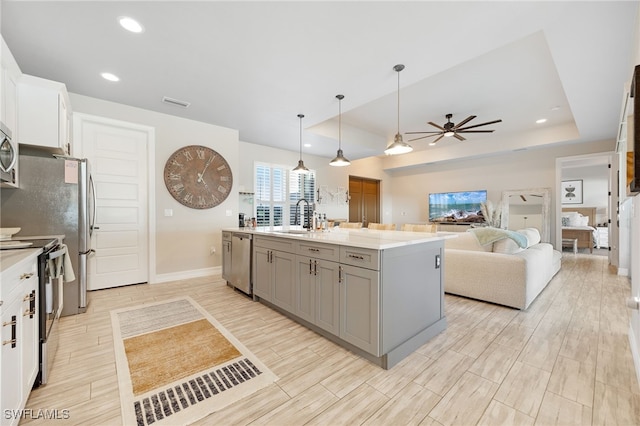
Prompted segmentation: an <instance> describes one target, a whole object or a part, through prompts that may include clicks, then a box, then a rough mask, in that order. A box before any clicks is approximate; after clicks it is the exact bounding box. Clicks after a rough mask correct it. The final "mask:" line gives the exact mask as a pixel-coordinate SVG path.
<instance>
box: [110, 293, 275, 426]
mask: <svg viewBox="0 0 640 426" xmlns="http://www.w3.org/2000/svg"><path fill="white" fill-rule="evenodd" d="M111 324H112V327H113V343H114V350H115V356H116V368H117V372H118V384H119V387H120V402H121V407H122V421H123V424H126V425H132V424H137V425H140V426H142V425H150V424H153V425H162V424H171V425H175V424H189V423H192V422H194V421H196V420H199V419H201V418H202V417H204V416H206V415H208V414H210V413H213V412H215V411H218V410H220V409H221V408H223V407H225V406H227V405H229V404H231V403H233V402H235V401H238V400H240V399H241V398H244V397H246V396H248V395H250V394H252V393H254V392H256V391H257V390H259V389H262V388H264V387H266V386H268V385H270V384H271V383H273V382H274V381H276V380H278V378H277V376H276V375H275V374H273V373H272V372H271V371H270V370H269V369H268V368H267V367H266V366H265V365H264V364H262V362H260V360H259V359H258V358H257V357H256V356H255V355H254V354H252V353H251V352H250V351H249V350H248V349H247V348H245V347H244V346H243V345H242V343H240V342H239V341H238V340H237V339H236V338H235V337H233V335H232V334H231V333H230V332H229V331H228V330H226V329H225V328H224V327H223V326H222V325H221V324H220V323H219V322H218V321H216V319H215V318H213V317H212V316H211V315H210V314H209V313H208V312H207V311H205V310H204V309H203V308H202V307H201V306H199V305H198V304H197V303H196V302H195V301H193V300H192V299H191V298H190V297H181V298H178V299H171V300H165V301H162V302H157V303H151V304H145V305H141V306H136V307H131V308H123V309H117V310H113V311H111Z"/></svg>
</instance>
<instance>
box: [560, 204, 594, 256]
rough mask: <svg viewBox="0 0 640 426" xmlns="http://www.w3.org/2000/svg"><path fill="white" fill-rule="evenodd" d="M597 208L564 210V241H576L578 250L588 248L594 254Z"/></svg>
mask: <svg viewBox="0 0 640 426" xmlns="http://www.w3.org/2000/svg"><path fill="white" fill-rule="evenodd" d="M595 224H596V208H595V207H563V208H562V240H563V241H565V240H576V241H577V248H578V249H581V248H588V249H589V253H593V246H594V245H595V244H596V241H597V234H596V228H595V227H594V226H593V225H595Z"/></svg>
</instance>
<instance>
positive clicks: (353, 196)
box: [349, 176, 380, 228]
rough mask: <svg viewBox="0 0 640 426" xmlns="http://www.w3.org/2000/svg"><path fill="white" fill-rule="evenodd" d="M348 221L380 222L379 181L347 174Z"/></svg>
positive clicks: (364, 225)
mask: <svg viewBox="0 0 640 426" xmlns="http://www.w3.org/2000/svg"><path fill="white" fill-rule="evenodd" d="M349 222H362V226H363V227H365V228H366V227H367V226H368V225H369V223H380V181H379V180H376V179H368V178H363V177H357V176H349Z"/></svg>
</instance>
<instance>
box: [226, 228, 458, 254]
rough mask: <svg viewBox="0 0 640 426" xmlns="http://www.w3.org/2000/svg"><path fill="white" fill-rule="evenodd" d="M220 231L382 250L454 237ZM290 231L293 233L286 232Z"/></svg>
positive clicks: (339, 230) (376, 232)
mask: <svg viewBox="0 0 640 426" xmlns="http://www.w3.org/2000/svg"><path fill="white" fill-rule="evenodd" d="M223 231H231V232H243V233H247V234H253V235H265V236H273V237H281V238H291V239H297V240H301V241H313V242H318V243H329V244H341V245H346V246H352V247H361V248H370V249H376V250H384V249H389V248H393V247H401V246H406V245H411V244H421V243H428V242H433V241H440V240H444V239H447V238H456V237H457V235H456V233H455V232H438V233H428V232H407V231H382V230H374V229H367V228H361V229H349V228H339V227H334V228H331V229H330V230H328V231H314V232H308V231H306V232H302V231H305V230H303V229H302V228H301V227H300V226H263V227H257V228H225V229H223ZM291 231H293V233H289V232H291Z"/></svg>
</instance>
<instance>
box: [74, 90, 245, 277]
mask: <svg viewBox="0 0 640 426" xmlns="http://www.w3.org/2000/svg"><path fill="white" fill-rule="evenodd" d="M70 101H71V107H72V109H73V111H74V112H81V113H85V114H91V115H97V116H101V117H107V118H112V119H116V120H123V121H128V122H131V123H137V124H142V125H146V126H151V127H154V128H155V137H156V143H155V150H156V151H155V156H154V158H155V176H150V178H151V179H154V180H155V187H156V194H155V200H156V204H155V205H152V206H149V208H150V212H151V215H153V216H155V222H156V229H155V233H156V247H155V249H156V250H155V251H156V270H155V273H156V275H157V278H156V280H157V281H164V280H169V279H179V278H183V277H185V276H184V275H183V274H184V273H188V274H189V275H190V276H193V275H198V271H199V274H202V275H204V274H208V273H211V272H212V271H213V270H214V268H216V267H219V265H220V264H221V261H222V258H221V254H222V249H221V233H220V230H221V228H223V227H229V226H235V225H236V224H237V219H236V218H237V206H238V193H237V190H236V189H235V179H237V177H236V176H237V170H238V162H239V152H238V132H237V131H236V130H233V129H227V128H224V127H219V126H213V125H210V124H206V123H202V122H198V121H193V120H187V119H184V118H180V117H176V116H172V115H167V114H160V113H157V112H153V111H148V110H144V109H140V108H134V107H130V106H127V105H122V104H117V103H113V102H108V101H104V100H100V99H95V98H90V97H87V96H80V95H77V94H74V93H71V94H70ZM192 144H193V145H205V146H208V147H211V148H212V149H214V150H216V151H217V152H218V153H220V154H221V155H222V156H224V158H225V159H226V160H227V162H228V163H229V166H230V167H231V169H232V171H233V172H234V189H233V190H232V192H231V194H230V195H229V197H228V198H227V199H226V200H225V201H224V202H222V203H221V204H219V205H218V206H216V207H215V208H213V209H206V210H196V209H190V208H187V207H185V206H183V205H182V204H180V203H178V202H177V201H176V200H174V199H173V197H172V196H171V195H170V194H169V192H168V191H167V190H166V188H165V184H164V178H163V172H164V165H165V162H166V160H167V158H169V156H170V155H171V154H172V153H173V152H174V151H176V150H177V149H178V148H180V147H183V146H185V145H192ZM165 209H171V210H173V216H170V217H167V216H165V215H164V210H165ZM227 210H230V211H231V214H230V215H229V216H227V214H226V213H227ZM234 213H235V216H234ZM211 246H214V247H215V248H216V253H215V254H214V255H211V254H210V247H211Z"/></svg>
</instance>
